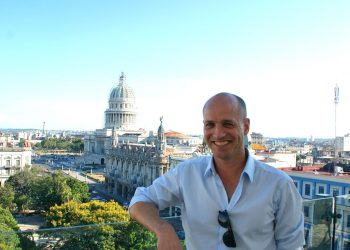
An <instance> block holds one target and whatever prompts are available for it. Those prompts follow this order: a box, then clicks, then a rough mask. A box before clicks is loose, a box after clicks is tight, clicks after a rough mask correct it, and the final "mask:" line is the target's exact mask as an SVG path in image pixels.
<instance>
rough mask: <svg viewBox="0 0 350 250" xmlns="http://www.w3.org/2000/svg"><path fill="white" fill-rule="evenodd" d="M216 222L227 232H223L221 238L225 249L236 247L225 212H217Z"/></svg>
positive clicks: (228, 218)
mask: <svg viewBox="0 0 350 250" xmlns="http://www.w3.org/2000/svg"><path fill="white" fill-rule="evenodd" d="M218 222H219V225H220V226H222V227H223V228H227V232H225V233H224V235H223V236H222V241H223V242H224V244H225V245H226V246H227V247H236V240H235V236H234V235H233V231H232V227H231V222H230V217H229V216H228V213H227V211H226V210H224V211H219V215H218Z"/></svg>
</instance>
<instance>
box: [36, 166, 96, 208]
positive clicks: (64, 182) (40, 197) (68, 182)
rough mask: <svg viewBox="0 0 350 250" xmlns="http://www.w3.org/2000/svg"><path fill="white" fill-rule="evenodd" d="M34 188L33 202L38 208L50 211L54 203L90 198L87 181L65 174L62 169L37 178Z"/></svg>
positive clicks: (59, 203) (85, 200)
mask: <svg viewBox="0 0 350 250" xmlns="http://www.w3.org/2000/svg"><path fill="white" fill-rule="evenodd" d="M32 190H33V192H32V195H33V196H32V198H33V202H34V204H35V206H36V208H37V209H38V210H45V211H48V210H49V208H50V207H52V206H54V205H61V204H63V203H65V202H68V201H76V202H87V201H88V200H89V199H90V194H89V188H88V186H87V184H86V183H83V182H81V181H78V180H76V179H74V178H72V177H69V176H65V175H64V174H63V173H62V172H61V171H57V172H55V173H54V174H52V175H48V176H46V177H45V178H42V179H40V180H37V181H36V182H35V183H33V186H32Z"/></svg>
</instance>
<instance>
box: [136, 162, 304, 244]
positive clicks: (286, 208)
mask: <svg viewBox="0 0 350 250" xmlns="http://www.w3.org/2000/svg"><path fill="white" fill-rule="evenodd" d="M139 201H144V202H153V203H154V204H155V205H156V206H157V207H158V208H159V209H160V210H162V209H164V208H167V207H169V206H174V205H180V206H181V207H182V209H181V217H182V224H183V228H184V231H185V237H186V249H192V250H194V249H198V250H204V249H208V250H212V249H233V248H228V247H226V246H225V245H224V243H223V241H222V236H223V234H224V233H225V232H226V231H227V229H225V228H223V227H221V226H220V225H219V224H218V220H217V218H218V212H219V210H220V211H222V210H227V212H228V214H229V216H230V222H231V225H232V229H233V233H234V236H235V240H236V244H237V247H236V248H235V249H237V250H248V249H249V250H256V249H259V250H274V249H278V250H294V249H301V248H302V246H303V244H304V216H303V213H302V199H301V197H300V195H299V193H298V191H297V190H296V188H295V185H294V183H293V181H292V179H291V178H290V177H289V176H288V175H287V174H286V173H284V172H282V171H280V170H278V169H275V168H273V167H271V166H268V165H266V164H264V163H262V162H260V161H257V160H255V159H254V158H253V157H252V156H251V155H249V156H248V160H247V163H246V166H245V168H244V171H243V173H242V175H241V178H240V181H239V183H238V185H237V187H236V190H235V192H234V194H233V196H232V197H231V199H230V201H228V199H227V194H226V191H225V188H224V186H223V184H222V181H221V179H220V177H219V176H218V175H217V174H216V171H215V168H214V165H213V159H212V156H203V157H198V158H194V159H190V160H187V161H185V162H182V163H180V164H179V165H178V166H176V167H175V168H174V169H171V170H170V171H168V172H167V173H166V174H164V175H163V176H161V177H159V178H158V179H156V180H155V181H154V182H153V184H152V185H151V186H149V187H147V188H145V187H139V188H137V190H136V191H135V195H134V197H133V198H132V200H131V202H130V207H131V206H132V205H133V204H134V203H136V202H139Z"/></svg>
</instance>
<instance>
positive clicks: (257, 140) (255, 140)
mask: <svg viewBox="0 0 350 250" xmlns="http://www.w3.org/2000/svg"><path fill="white" fill-rule="evenodd" d="M250 139H251V143H252V144H260V145H263V144H264V143H265V141H264V136H263V135H262V134H260V133H255V132H252V133H251V134H250Z"/></svg>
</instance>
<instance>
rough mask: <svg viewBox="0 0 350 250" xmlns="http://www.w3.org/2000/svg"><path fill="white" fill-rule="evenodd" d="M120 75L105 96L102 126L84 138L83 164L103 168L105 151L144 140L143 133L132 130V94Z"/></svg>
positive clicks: (133, 126) (123, 77) (134, 121)
mask: <svg viewBox="0 0 350 250" xmlns="http://www.w3.org/2000/svg"><path fill="white" fill-rule="evenodd" d="M125 78H126V77H125V74H124V73H123V72H122V73H121V75H120V77H119V83H118V85H117V86H116V87H114V88H113V89H112V90H111V92H110V95H109V99H108V108H107V109H106V111H105V112H104V113H105V126H104V128H103V129H96V130H95V131H94V132H93V133H92V134H88V135H86V136H85V137H84V162H83V164H92V165H105V158H106V149H107V148H109V147H111V146H112V144H113V143H114V144H117V143H118V142H119V141H120V142H137V141H139V140H142V138H144V137H146V135H145V133H146V131H144V130H136V129H135V127H136V102H135V95H134V91H133V90H132V88H131V87H129V86H128V85H127V84H126V81H125Z"/></svg>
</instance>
